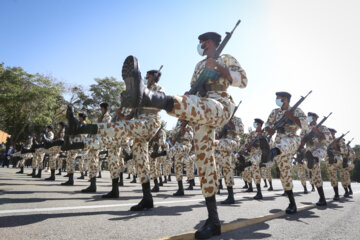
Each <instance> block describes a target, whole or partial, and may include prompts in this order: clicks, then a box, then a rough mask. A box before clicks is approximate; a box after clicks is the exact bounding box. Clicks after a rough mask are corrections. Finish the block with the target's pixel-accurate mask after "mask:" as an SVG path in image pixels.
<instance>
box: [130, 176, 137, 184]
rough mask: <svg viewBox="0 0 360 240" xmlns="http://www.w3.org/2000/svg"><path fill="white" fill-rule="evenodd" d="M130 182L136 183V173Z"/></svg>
mask: <svg viewBox="0 0 360 240" xmlns="http://www.w3.org/2000/svg"><path fill="white" fill-rule="evenodd" d="M130 183H136V175H133V180H132V181H131V182H130Z"/></svg>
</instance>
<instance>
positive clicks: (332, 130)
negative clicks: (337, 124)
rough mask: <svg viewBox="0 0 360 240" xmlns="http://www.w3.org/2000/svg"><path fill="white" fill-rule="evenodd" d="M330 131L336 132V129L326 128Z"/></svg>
mask: <svg viewBox="0 0 360 240" xmlns="http://www.w3.org/2000/svg"><path fill="white" fill-rule="evenodd" d="M328 129H329V131H330V132H333V133H337V131H336V130H335V129H333V128H328Z"/></svg>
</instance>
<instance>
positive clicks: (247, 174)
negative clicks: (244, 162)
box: [242, 167, 252, 183]
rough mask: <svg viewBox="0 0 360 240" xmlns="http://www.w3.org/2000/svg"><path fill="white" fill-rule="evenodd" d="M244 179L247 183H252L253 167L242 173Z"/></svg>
mask: <svg viewBox="0 0 360 240" xmlns="http://www.w3.org/2000/svg"><path fill="white" fill-rule="evenodd" d="M242 178H243V180H244V181H245V182H248V183H251V182H252V181H251V167H247V168H245V170H244V171H243V172H242Z"/></svg>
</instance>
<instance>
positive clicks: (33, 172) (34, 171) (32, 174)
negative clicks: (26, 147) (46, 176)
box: [28, 169, 36, 176]
mask: <svg viewBox="0 0 360 240" xmlns="http://www.w3.org/2000/svg"><path fill="white" fill-rule="evenodd" d="M35 173H36V169H33V170H32V173H30V174H28V176H35Z"/></svg>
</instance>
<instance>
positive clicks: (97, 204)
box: [0, 168, 360, 239]
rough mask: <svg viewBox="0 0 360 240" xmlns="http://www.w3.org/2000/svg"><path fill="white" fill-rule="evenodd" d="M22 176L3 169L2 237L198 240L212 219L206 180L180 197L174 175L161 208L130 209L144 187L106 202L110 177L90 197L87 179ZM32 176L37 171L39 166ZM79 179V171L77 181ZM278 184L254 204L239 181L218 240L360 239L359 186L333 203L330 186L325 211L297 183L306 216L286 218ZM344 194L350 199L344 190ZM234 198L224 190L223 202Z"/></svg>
mask: <svg viewBox="0 0 360 240" xmlns="http://www.w3.org/2000/svg"><path fill="white" fill-rule="evenodd" d="M16 171H17V169H12V168H10V169H8V168H5V169H4V168H0V229H1V230H0V239H159V238H160V239H164V238H170V239H192V238H193V234H192V233H193V232H194V231H195V230H196V229H197V228H199V227H200V226H201V225H202V224H203V223H204V220H205V219H206V217H207V212H206V209H205V207H204V199H203V197H202V195H201V190H200V188H199V182H198V180H196V187H195V190H193V191H186V195H185V196H184V197H173V196H172V193H174V192H175V190H176V188H177V183H176V182H175V178H174V177H173V179H172V180H173V181H172V182H170V183H167V184H165V186H164V187H161V190H160V192H159V193H155V194H153V197H154V202H155V208H154V209H151V210H148V211H144V212H130V211H129V208H130V206H132V205H134V204H136V203H138V201H140V199H141V196H142V192H141V186H140V184H139V183H137V184H132V183H129V181H130V180H127V179H125V186H124V187H121V188H120V198H119V199H116V200H104V199H102V198H101V195H102V194H105V193H107V192H108V191H110V189H111V181H110V178H109V173H108V172H103V178H101V179H98V180H97V182H98V192H97V193H94V194H83V193H80V190H81V189H83V188H85V187H86V186H88V184H89V182H88V181H87V180H77V179H75V185H74V186H68V187H66V186H61V185H60V183H61V182H64V181H66V178H64V177H62V176H61V177H59V176H57V180H56V181H55V182H46V181H44V180H43V179H44V178H46V177H48V176H49V173H44V174H43V179H42V180H40V179H34V178H31V177H28V176H26V175H24V174H22V175H19V174H15V172H16ZM25 171H26V172H27V173H30V172H31V169H26V170H25ZM78 176H79V173H76V174H75V178H76V177H78ZM125 176H126V174H125ZM184 182H185V178H184ZM262 185H263V183H262ZM273 185H274V189H275V191H272V192H269V191H267V190H263V195H264V199H263V200H262V201H256V200H253V199H252V197H253V196H254V195H255V192H254V193H245V192H244V190H243V189H241V187H242V186H243V181H242V180H241V179H240V178H236V179H235V190H234V192H235V198H236V204H234V205H230V206H222V205H220V204H219V203H218V212H219V216H220V219H221V221H222V223H223V227H222V228H223V232H224V233H223V234H222V235H221V236H220V237H218V238H213V239H359V236H358V233H359V229H358V228H357V226H359V225H360V217H359V215H360V206H359V205H360V194H359V193H360V184H359V183H353V184H352V188H353V191H354V195H353V197H352V198H347V199H345V198H341V201H340V202H333V201H332V197H333V195H334V194H333V190H332V188H331V186H330V183H329V182H324V190H325V195H326V197H327V200H328V207H327V208H317V207H316V206H314V203H315V202H316V201H317V200H318V194H317V193H316V192H310V193H309V194H303V193H302V191H303V189H302V186H301V184H300V182H299V181H294V192H295V197H296V202H297V205H298V208H299V212H298V213H297V214H296V215H291V216H289V215H285V214H284V213H283V210H284V209H285V208H286V207H287V205H288V200H287V198H286V197H283V196H281V194H282V192H283V191H282V190H281V183H280V181H279V180H274V183H273ZM186 186H187V184H186V183H185V187H186ZM309 188H311V187H310V185H308V189H309ZM339 189H340V190H339V191H340V194H343V193H344V191H343V189H342V187H341V186H340V185H339ZM226 196H227V192H226V190H222V191H221V195H220V196H219V195H218V196H217V200H218V201H220V200H223V199H225V198H226ZM185 233H189V234H185Z"/></svg>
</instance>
